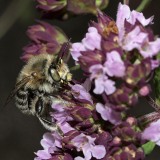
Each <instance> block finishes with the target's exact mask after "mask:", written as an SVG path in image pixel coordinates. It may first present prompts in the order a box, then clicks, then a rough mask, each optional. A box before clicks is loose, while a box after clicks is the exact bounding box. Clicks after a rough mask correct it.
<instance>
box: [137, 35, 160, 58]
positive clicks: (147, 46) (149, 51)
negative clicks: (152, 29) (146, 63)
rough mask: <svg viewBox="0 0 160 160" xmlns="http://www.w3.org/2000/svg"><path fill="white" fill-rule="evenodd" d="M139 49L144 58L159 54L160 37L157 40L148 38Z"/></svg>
mask: <svg viewBox="0 0 160 160" xmlns="http://www.w3.org/2000/svg"><path fill="white" fill-rule="evenodd" d="M139 51H140V53H141V54H142V56H143V57H144V58H147V57H153V56H155V55H157V54H158V52H159V51H160V38H157V39H156V40H155V41H149V40H148V39H147V40H146V41H145V43H144V45H142V47H141V48H140V49H139Z"/></svg>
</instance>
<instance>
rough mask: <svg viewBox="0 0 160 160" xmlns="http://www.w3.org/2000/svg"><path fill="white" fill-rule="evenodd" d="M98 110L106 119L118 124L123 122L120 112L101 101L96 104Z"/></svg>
mask: <svg viewBox="0 0 160 160" xmlns="http://www.w3.org/2000/svg"><path fill="white" fill-rule="evenodd" d="M96 111H97V112H98V113H100V115H101V117H102V119H103V120H105V121H110V122H111V123H112V124H118V123H120V122H121V114H120V112H116V111H114V110H113V109H112V108H110V107H108V106H107V105H105V106H104V105H103V104H101V103H97V104H96Z"/></svg>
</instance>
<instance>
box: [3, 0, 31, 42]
mask: <svg viewBox="0 0 160 160" xmlns="http://www.w3.org/2000/svg"><path fill="white" fill-rule="evenodd" d="M30 2H31V0H24V1H23V0H19V1H18V2H17V0H12V2H11V3H10V5H9V6H8V7H7V9H6V10H5V11H4V13H3V14H2V15H1V17H0V39H1V38H2V37H3V36H4V35H5V34H6V33H7V31H8V30H9V29H10V28H11V27H12V25H13V24H14V23H15V22H16V21H17V20H18V18H20V17H21V16H23V12H24V10H25V9H26V8H27V7H28V5H29V3H30Z"/></svg>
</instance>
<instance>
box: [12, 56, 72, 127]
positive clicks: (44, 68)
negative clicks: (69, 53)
mask: <svg viewBox="0 0 160 160" xmlns="http://www.w3.org/2000/svg"><path fill="white" fill-rule="evenodd" d="M71 78H72V75H71V73H70V71H69V68H68V66H67V64H66V63H65V62H64V61H63V60H62V58H59V57H58V56H56V55H50V54H40V55H36V56H33V57H32V58H30V59H29V61H28V63H27V64H26V65H25V66H24V67H23V68H22V70H21V71H20V73H19V76H18V78H17V83H16V85H15V90H14V91H13V94H12V96H13V95H15V103H16V106H17V107H18V108H19V109H20V110H21V111H22V112H23V113H26V114H32V115H35V116H37V117H38V119H39V120H40V122H41V123H42V124H43V126H44V127H45V128H47V129H49V130H56V129H57V126H56V125H55V124H53V123H52V122H51V121H50V120H48V119H47V118H48V114H49V111H50V108H51V104H52V103H53V101H55V100H57V98H55V96H56V95H58V94H59V92H61V91H62V90H63V87H64V86H65V85H68V83H69V82H70V81H71ZM54 95H55V96H54Z"/></svg>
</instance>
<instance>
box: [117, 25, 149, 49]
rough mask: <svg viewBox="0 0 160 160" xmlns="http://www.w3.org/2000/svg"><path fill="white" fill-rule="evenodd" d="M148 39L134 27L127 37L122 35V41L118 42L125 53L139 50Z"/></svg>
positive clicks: (146, 35) (137, 27)
mask: <svg viewBox="0 0 160 160" xmlns="http://www.w3.org/2000/svg"><path fill="white" fill-rule="evenodd" d="M147 38H148V34H146V33H144V32H142V31H141V29H140V28H139V26H136V27H135V28H134V29H133V30H132V31H131V32H129V33H128V34H127V35H124V37H123V39H122V40H120V41H119V44H120V45H121V46H122V47H123V49H124V50H126V51H131V50H133V49H134V48H136V49H140V48H141V46H142V44H143V43H144V42H145V40H146V39H147Z"/></svg>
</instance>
